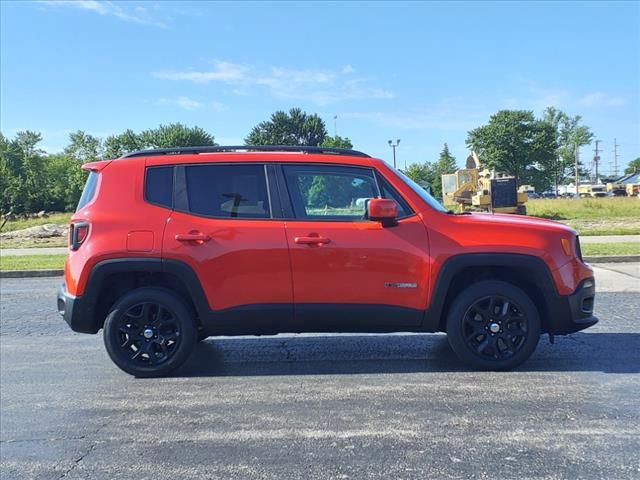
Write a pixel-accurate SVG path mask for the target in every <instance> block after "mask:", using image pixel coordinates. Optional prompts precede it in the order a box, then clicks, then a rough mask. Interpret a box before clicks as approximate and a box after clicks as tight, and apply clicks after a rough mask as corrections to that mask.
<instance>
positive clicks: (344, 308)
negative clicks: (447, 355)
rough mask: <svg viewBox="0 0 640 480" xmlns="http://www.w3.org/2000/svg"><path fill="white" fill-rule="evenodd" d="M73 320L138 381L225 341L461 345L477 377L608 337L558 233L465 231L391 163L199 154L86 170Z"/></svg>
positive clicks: (513, 226) (145, 154)
mask: <svg viewBox="0 0 640 480" xmlns="http://www.w3.org/2000/svg"><path fill="white" fill-rule="evenodd" d="M83 168H84V169H86V170H88V171H89V175H88V178H87V182H86V186H85V188H84V191H83V194H82V198H81V199H80V202H79V205H78V209H77V211H76V213H75V214H74V215H73V217H72V218H71V225H70V232H69V255H68V258H67V260H66V263H65V274H64V284H63V285H62V286H61V287H60V291H59V293H58V310H59V312H60V314H61V315H62V316H63V317H64V319H65V320H66V322H67V323H68V324H69V325H70V327H71V328H72V329H73V330H74V331H76V332H83V333H93V334H95V333H97V332H98V331H99V330H100V329H103V331H104V343H105V346H106V350H107V352H108V354H109V356H110V357H111V359H112V360H113V362H114V363H115V364H116V365H117V366H118V367H120V368H121V369H122V370H124V371H125V372H128V373H130V374H132V375H135V376H139V377H149V376H162V375H166V374H168V373H169V372H171V371H172V370H174V369H175V368H177V367H178V366H179V365H181V364H182V363H183V362H184V361H185V360H186V359H187V357H188V356H189V354H190V352H191V351H192V350H193V348H194V345H195V344H196V342H197V341H199V340H201V339H203V338H206V337H207V336H213V335H247V334H249V335H271V334H277V333H282V332H398V331H401V332H446V334H447V336H448V340H449V343H450V344H451V347H452V348H453V350H454V351H455V353H456V354H457V355H458V356H459V357H460V358H461V359H462V360H463V361H464V362H465V363H467V364H468V365H470V366H471V367H473V368H479V369H490V370H506V369H511V368H513V367H515V366H517V365H519V364H521V363H522V362H523V361H525V360H526V359H527V358H528V357H529V356H530V355H531V354H532V353H533V351H534V350H535V348H536V346H537V343H538V340H539V338H540V335H541V334H542V333H547V334H549V335H550V336H553V335H564V334H568V333H572V332H576V331H578V330H582V329H584V328H587V327H590V326H591V325H594V324H595V323H596V322H597V321H598V320H597V318H596V317H594V315H593V304H594V296H595V282H594V277H593V271H592V270H591V268H590V267H589V266H588V265H586V264H585V263H584V262H583V261H582V257H581V253H580V243H579V239H578V236H577V235H576V232H575V231H573V230H572V229H570V228H568V227H566V226H564V225H561V224H559V223H555V222H552V221H547V220H541V219H535V218H530V217H521V216H514V215H499V214H490V213H472V214H454V213H452V212H450V211H447V210H446V209H444V208H443V207H442V206H441V205H440V204H439V203H438V202H437V201H436V200H434V198H433V197H431V196H430V195H429V194H428V193H427V192H426V191H425V190H424V189H422V188H421V187H420V186H418V185H417V184H415V183H414V182H413V181H411V180H410V179H409V178H407V177H406V176H404V175H403V174H402V173H401V172H399V171H397V170H395V169H393V168H392V167H390V166H389V165H388V164H387V163H385V162H383V161H382V160H378V159H374V158H371V157H369V156H368V155H366V154H363V153H361V152H357V151H353V150H341V149H331V148H320V147H249V146H244V147H189V148H175V149H164V150H149V151H141V152H135V153H131V154H129V155H126V156H124V157H122V158H119V159H117V160H106V161H98V162H92V163H88V164H86V165H84V166H83Z"/></svg>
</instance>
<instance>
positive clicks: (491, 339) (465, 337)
mask: <svg viewBox="0 0 640 480" xmlns="http://www.w3.org/2000/svg"><path fill="white" fill-rule="evenodd" d="M492 302H493V303H492ZM447 338H448V340H449V344H450V345H451V348H452V349H453V351H454V352H456V354H457V355H458V357H459V358H460V360H462V361H463V362H464V363H466V364H468V365H470V366H472V367H473V368H476V369H479V370H510V369H512V368H514V367H516V366H518V365H520V364H521V363H523V362H524V361H525V360H527V359H528V358H529V357H530V356H531V354H532V353H533V352H534V351H535V349H536V346H537V345H538V340H539V339H540V316H539V314H538V310H537V308H536V306H535V304H534V303H533V302H532V301H531V299H530V298H529V296H528V295H527V294H525V293H524V292H523V291H522V290H521V289H519V288H518V287H516V286H514V285H512V284H510V283H507V282H501V281H494V280H490V281H482V282H478V283H475V284H473V285H471V286H469V287H468V288H466V289H465V290H464V291H463V292H462V293H460V294H459V295H458V296H457V297H456V299H455V300H454V301H453V303H452V305H451V307H450V309H449V313H448V315H447Z"/></svg>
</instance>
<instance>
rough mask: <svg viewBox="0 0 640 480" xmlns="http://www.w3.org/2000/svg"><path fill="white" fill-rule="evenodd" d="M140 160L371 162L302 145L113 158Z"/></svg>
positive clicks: (187, 149) (170, 150)
mask: <svg viewBox="0 0 640 480" xmlns="http://www.w3.org/2000/svg"><path fill="white" fill-rule="evenodd" d="M122 160H127V161H135V160H144V162H145V164H146V165H148V166H153V165H171V164H188V163H218V162H231V163H235V162H263V163H264V162H280V163H289V162H292V163H341V164H349V165H360V166H371V164H372V160H375V159H373V158H371V157H370V156H369V155H367V154H366V153H362V152H359V151H357V150H347V149H341V148H326V147H304V146H290V145H286V146H272V145H268V146H247V145H243V146H232V147H228V146H215V147H181V148H167V149H156V150H141V151H139V152H133V153H130V154H127V155H124V156H123V157H121V158H120V159H119V160H117V161H122Z"/></svg>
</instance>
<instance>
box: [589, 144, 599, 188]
mask: <svg viewBox="0 0 640 480" xmlns="http://www.w3.org/2000/svg"><path fill="white" fill-rule="evenodd" d="M600 142H601V140H596V148H595V150H594V152H595V155H594V156H593V167H592V173H593V170H595V178H592V179H591V182H592V183H598V163H600V150H599V149H598V145H599V144H600Z"/></svg>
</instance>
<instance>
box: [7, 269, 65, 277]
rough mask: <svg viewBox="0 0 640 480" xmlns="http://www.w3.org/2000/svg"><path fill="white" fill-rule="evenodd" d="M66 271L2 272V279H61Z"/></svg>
mask: <svg viewBox="0 0 640 480" xmlns="http://www.w3.org/2000/svg"><path fill="white" fill-rule="evenodd" d="M62 275H64V270H0V278H27V277H61V276H62Z"/></svg>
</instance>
